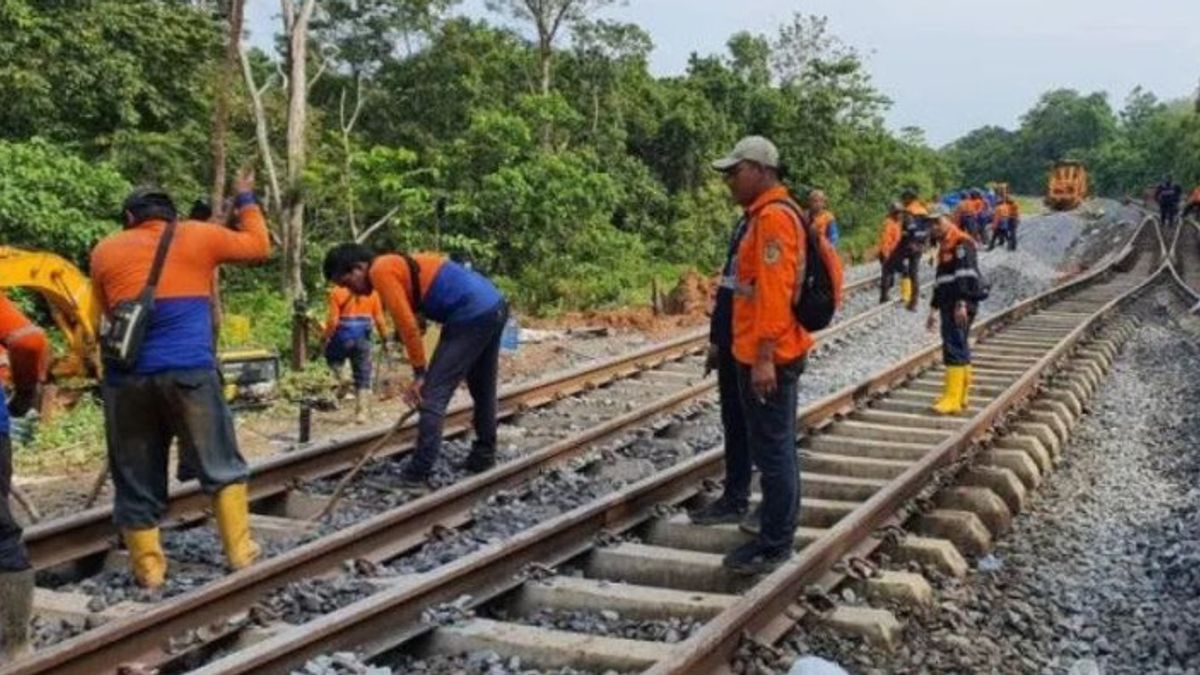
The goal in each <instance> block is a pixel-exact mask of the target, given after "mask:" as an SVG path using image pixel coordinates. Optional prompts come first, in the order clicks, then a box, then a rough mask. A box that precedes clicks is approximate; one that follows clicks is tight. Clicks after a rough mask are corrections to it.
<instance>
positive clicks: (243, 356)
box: [0, 246, 279, 400]
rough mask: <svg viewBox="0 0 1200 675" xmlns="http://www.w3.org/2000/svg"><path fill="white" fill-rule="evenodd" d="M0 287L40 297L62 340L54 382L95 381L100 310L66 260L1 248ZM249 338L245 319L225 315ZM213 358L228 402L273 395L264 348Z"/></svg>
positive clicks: (271, 365)
mask: <svg viewBox="0 0 1200 675" xmlns="http://www.w3.org/2000/svg"><path fill="white" fill-rule="evenodd" d="M0 288H26V289H29V290H31V291H34V292H36V293H37V294H39V295H40V296H42V298H44V299H45V300H46V302H47V304H48V305H49V307H50V315H51V318H53V319H54V323H55V324H56V325H57V326H58V328H59V330H61V331H62V334H63V337H64V339H65V340H66V342H67V354H66V355H65V356H63V357H62V358H61V359H58V360H56V361H55V363H54V364H53V366H52V367H51V371H52V372H53V374H54V376H55V377H57V378H71V377H78V378H96V377H99V375H100V372H101V364H100V350H99V348H98V342H97V335H98V334H99V327H100V311H101V310H100V306H99V303H97V301H96V297H95V295H94V294H93V292H92V281H91V279H89V278H88V277H87V275H86V274H84V273H83V272H82V271H81V270H80V269H79V268H78V267H76V266H75V265H74V264H72V263H71V261H69V260H67V259H66V258H63V257H62V256H58V255H55V254H53V253H47V252H44V251H26V250H24V249H19V248H12V247H10V246H0ZM227 320H229V321H230V323H232V324H233V325H234V326H235V327H239V326H241V324H246V325H245V326H241V330H240V331H239V332H240V333H242V334H244V335H247V336H248V335H249V333H250V331H249V326H248V324H249V320H248V319H246V318H244V317H233V316H230V317H227ZM218 358H219V360H220V363H221V366H220V367H221V372H222V374H223V375H224V377H225V382H226V395H227V397H228V398H230V400H233V399H234V398H237V399H240V400H262V399H265V398H269V397H270V396H272V395H273V394H274V392H275V389H276V386H277V384H278V381H279V357H278V355H276V354H275V353H273V352H270V351H268V350H265V349H257V348H251V349H237V350H222V351H221V352H220V353H219V355H218Z"/></svg>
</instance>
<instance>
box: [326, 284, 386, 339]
mask: <svg viewBox="0 0 1200 675" xmlns="http://www.w3.org/2000/svg"><path fill="white" fill-rule="evenodd" d="M372 322H374V324H375V328H376V330H378V331H379V335H380V337H382V338H387V337H388V332H387V321H386V320H385V319H384V318H383V301H382V300H380V298H379V294H378V293H371V294H370V295H358V294H357V293H354V292H353V291H351V290H350V289H349V288H345V287H342V286H334V287H333V288H331V289H330V290H329V307H328V310H327V312H326V319H325V341H326V342H328V341H329V340H330V338H332V337H333V336H334V334H338V335H339V337H341V338H342V339H347V340H358V339H362V338H364V337H366V336H367V334H368V333H369V332H370V330H371V323H372Z"/></svg>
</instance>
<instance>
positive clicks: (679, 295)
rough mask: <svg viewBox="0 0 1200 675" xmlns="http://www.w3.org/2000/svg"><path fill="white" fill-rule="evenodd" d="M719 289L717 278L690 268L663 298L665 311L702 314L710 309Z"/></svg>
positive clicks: (678, 313) (672, 314)
mask: <svg viewBox="0 0 1200 675" xmlns="http://www.w3.org/2000/svg"><path fill="white" fill-rule="evenodd" d="M716 290H717V280H716V279H715V278H712V277H705V276H702V275H701V274H700V273H699V272H697V271H696V270H688V271H686V272H684V273H683V275H682V276H680V277H679V283H677V284H675V288H673V289H671V292H670V293H668V294H667V297H666V298H665V299H664V300H663V305H662V308H663V313H664V314H667V315H668V316H683V315H700V314H703V313H704V312H706V311H708V308H709V306H710V305H711V303H712V297H713V295H714V294H715V293H716Z"/></svg>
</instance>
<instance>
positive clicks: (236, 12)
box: [208, 0, 245, 213]
mask: <svg viewBox="0 0 1200 675" xmlns="http://www.w3.org/2000/svg"><path fill="white" fill-rule="evenodd" d="M228 1H229V35H228V36H227V39H226V43H225V62H224V63H222V64H221V66H220V68H219V69H218V70H217V79H216V92H215V93H216V105H215V106H214V107H213V125H212V140H211V147H212V163H213V173H212V186H211V187H210V188H209V191H208V203H209V204H210V205H212V209H213V212H214V213H217V212H219V211H222V206H223V204H224V202H225V164H226V148H225V137H226V130H227V128H228V126H229V99H230V98H231V96H232V93H233V92H232V89H233V82H234V79H235V78H236V77H237V71H238V62H239V60H240V58H241V41H242V20H243V17H244V15H245V11H244V10H245V3H244V0H228Z"/></svg>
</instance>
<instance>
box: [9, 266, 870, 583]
mask: <svg viewBox="0 0 1200 675" xmlns="http://www.w3.org/2000/svg"><path fill="white" fill-rule="evenodd" d="M877 287H878V279H875V278H868V279H862V280H860V281H857V282H855V283H853V284H850V285H848V286H847V304H851V303H862V300H861V299H860V298H861V297H862V296H864V295H868V294H869V291H871V290H872V289H875V288H877ZM878 315H879V312H878V311H876V312H872V311H871V310H864V311H861V312H857V313H855V314H854V315H851V316H848V317H846V318H845V319H844V320H843V323H845V324H846V325H845V326H839V327H838V328H837V331H836V332H844V331H847V330H850V329H852V328H854V327H855V326H857V325H860V324H861V322H864V321H869V320H870V319H871V318H873V317H876V316H878ZM707 341H708V331H707V329H697V330H694V331H692V332H689V333H686V334H684V335H681V336H679V337H678V338H675V339H672V340H669V341H667V342H663V343H659V344H654V345H651V346H649V347H646V348H644V349H641V350H637V351H634V352H631V353H629V354H624V355H621V356H619V357H616V358H612V359H608V360H604V361H600V362H596V363H588V364H585V365H582V366H579V367H576V368H573V369H570V370H567V371H563V372H560V373H555V374H552V375H549V376H547V377H544V378H541V379H538V380H534V381H532V382H528V383H524V384H520V385H516V386H513V387H507V388H505V389H504V390H502V391H501V392H500V396H499V411H498V412H499V414H498V416H499V419H500V421H501V423H502V424H504V423H506V422H509V421H511V420H514V419H516V418H518V417H520V416H521V415H523V414H526V413H529V412H530V411H536V410H540V409H544V408H548V407H551V406H552V405H553V404H556V403H559V402H562V401H564V400H568V399H570V398H571V397H574V396H579V395H586V394H587V393H588V392H592V391H595V390H597V389H599V388H602V387H607V386H609V385H611V384H613V383H614V382H622V381H625V382H628V381H633V380H643V381H644V380H647V379H652V378H654V377H656V376H658V377H660V378H662V379H671V380H673V381H674V383H675V384H676V385H678V384H679V383H680V382H682V381H683V379H684V378H681V377H680V376H679V371H678V369H674V370H673V369H671V368H670V366H671V364H675V363H679V362H682V361H686V360H687V359H689V358H693V357H697V356H699V355H701V354H702V353H703V351H704V349H705V348H706V346H707ZM701 369H702V366H701V365H697V364H694V363H693V364H688V365H687V367H686V368H685V370H686V372H687V373H693V372H696V373H698V372H700V370H701ZM660 393H661V392H660ZM646 394H647V392H645V391H643V392H641V394H640V395H638V394H636V393H635V394H634V395H633V396H632V398H630V397H627V396H622V399H623V400H622V402H623V403H634V402H636V401H638V400H639V399H645V398H646ZM471 410H472V409H471V406H470V405H469V404H467V405H461V404H460V405H455V406H452V407H451V409H450V410H449V411H448V412H447V416H446V424H445V436H446V438H447V439H454V438H456V437H461V436H464V435H465V434H467V433H468V431H469V430H470V419H471ZM386 430H387V426H381V427H375V428H372V429H368V430H363V431H356V432H352V433H348V434H339V435H334V436H330V437H327V438H323V439H319V440H317V441H315V442H313V443H309V444H306V445H302V446H299V447H297V448H295V449H293V451H291V452H286V453H282V454H279V455H276V456H274V457H271V458H269V459H266V460H263V461H258V462H254V463H253V464H252V465H251V477H250V498H251V501H253V502H255V503H257V504H258V505H260V507H261V505H262V504H264V503H269V506H268V507H266V511H267V512H276V513H278V512H284V511H286V510H287V509H288V506H287V503H288V501H289V500H290V501H291V503H292V510H293V511H303V510H304V507H303V506H297V505H298V504H299V503H301V502H303V501H304V496H303V495H301V494H300V492H299V491H298V489H297V488H298V487H299V486H302V485H305V484H309V483H319V482H320V481H322V480H328V479H330V478H336V477H337V476H339V475H341V474H342V473H344V472H345V471H347V470H349V469H350V467H352V466H353V465H354V462H355V461H356V460H357V458H358V457H359V456H360V455H361V454H362V452H363V451H364V449H366V448H368V447H370V446H371V445H372V444H373V443H374V442H375V441H376V440H377V439H378V438H379V437H380V436H381V435H382V434H383V433H384V432H385V431H386ZM415 439H416V424H415V422H414V423H410V424H408V425H406V426H405V427H404V428H403V429H402V430H401V432H400V433H398V434H397V435H396V438H395V442H393V443H391V444H389V445H388V446H386V447H385V448H383V449H382V450H380V451H379V453H378V454H377V457H378V458H379V459H380V460H387V459H390V460H393V461H394V460H397V459H400V458H403V457H405V456H407V454H408V453H409V452H411V451H412V448H413V444H414V442H415ZM313 497H314V498H315V499H316V500H320V498H321V495H320V494H316V495H313ZM310 501H311V500H310ZM209 508H210V505H209V498H208V496H207V495H205V494H203V492H202V491H201V490H200V488H199V485H198V484H197V483H196V482H195V481H191V482H188V483H185V484H183V485H182V486H180V487H178V488H175V489H173V490H172V491H171V493H170V495H169V503H168V507H167V514H166V520H165V526H166V527H178V526H182V525H186V524H189V523H195V522H198V521H201V520H203V519H204V518H206V517H207V515H208V509H209ZM115 536H116V532H115V531H114V529H113V527H112V508H111V505H102V506H98V507H95V508H91V509H87V510H84V511H81V512H79V513H76V514H72V515H70V516H67V517H63V518H57V519H54V520H50V521H44V522H42V523H38V524H35V525H32V526H30V527H29V528H27V529H26V533H25V539H26V542H27V546H28V547H29V551H30V556H31V559H32V561H33V565H34V567H35V568H36V569H38V570H44V569H47V568H53V567H56V566H63V565H65V564H72V563H76V562H79V561H86V560H89V559H90V560H91V561H92V562H93V563H94V562H95V559H96V558H97V557H98V556H103V555H104V554H105V553H106V552H108V551H111V550H112V548H113V547H114V545H115V543H116V542H115Z"/></svg>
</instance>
